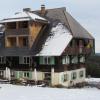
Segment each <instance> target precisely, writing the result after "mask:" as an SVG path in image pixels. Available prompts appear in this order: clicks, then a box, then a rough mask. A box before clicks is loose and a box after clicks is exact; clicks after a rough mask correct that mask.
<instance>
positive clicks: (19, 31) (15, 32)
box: [5, 28, 29, 36]
mask: <svg viewBox="0 0 100 100" xmlns="http://www.w3.org/2000/svg"><path fill="white" fill-rule="evenodd" d="M28 33H29V29H28V28H19V29H6V31H5V34H6V36H7V35H8V36H9V35H28Z"/></svg>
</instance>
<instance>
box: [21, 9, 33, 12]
mask: <svg viewBox="0 0 100 100" xmlns="http://www.w3.org/2000/svg"><path fill="white" fill-rule="evenodd" d="M23 11H26V12H30V11H31V8H23Z"/></svg>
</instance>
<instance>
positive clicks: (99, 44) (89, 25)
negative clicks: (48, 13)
mask: <svg viewBox="0 0 100 100" xmlns="http://www.w3.org/2000/svg"><path fill="white" fill-rule="evenodd" d="M41 4H45V5H46V8H57V7H66V9H67V11H68V12H69V13H71V15H72V16H73V17H74V18H76V19H77V20H78V22H80V24H81V25H83V26H84V27H85V28H86V29H87V30H88V31H89V32H90V33H91V34H92V35H93V36H94V37H95V39H96V52H100V0H2V1H1V2H0V19H3V18H6V17H7V16H11V15H12V14H14V13H15V12H19V11H21V10H22V9H23V8H32V9H33V10H36V9H40V5H41Z"/></svg>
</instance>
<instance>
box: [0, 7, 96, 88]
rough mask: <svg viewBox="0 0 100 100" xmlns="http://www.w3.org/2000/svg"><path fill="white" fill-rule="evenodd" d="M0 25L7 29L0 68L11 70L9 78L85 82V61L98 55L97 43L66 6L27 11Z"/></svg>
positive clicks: (51, 83) (67, 84)
mask: <svg viewBox="0 0 100 100" xmlns="http://www.w3.org/2000/svg"><path fill="white" fill-rule="evenodd" d="M0 23H1V24H3V25H4V26H5V31H4V34H3V37H2V40H1V43H2V45H1V47H0V68H1V69H2V72H3V71H5V70H4V69H6V68H8V69H9V68H10V76H11V77H10V78H9V79H27V80H35V81H39V80H41V81H43V80H45V81H48V82H49V83H50V85H52V86H55V85H63V86H66V87H69V86H72V85H75V84H76V83H82V82H84V81H85V77H86V75H85V74H86V71H85V69H86V63H85V61H86V59H87V57H88V56H89V55H91V54H94V52H95V48H94V47H95V40H94V38H93V37H92V36H91V35H90V33H89V32H88V31H87V30H86V29H84V28H83V27H82V26H81V25H80V24H79V23H78V22H77V21H76V20H75V19H74V18H73V17H72V16H71V15H70V14H69V13H68V12H67V11H66V8H65V7H63V8H54V9H46V8H45V5H42V6H41V10H37V11H32V10H31V9H30V8H25V9H23V11H22V12H18V13H15V15H14V16H11V17H9V18H6V19H3V20H1V21H0ZM6 72H7V73H8V72H9V70H8V71H6ZM2 76H3V77H4V75H3V74H2ZM6 76H7V75H6ZM5 78H6V77H5Z"/></svg>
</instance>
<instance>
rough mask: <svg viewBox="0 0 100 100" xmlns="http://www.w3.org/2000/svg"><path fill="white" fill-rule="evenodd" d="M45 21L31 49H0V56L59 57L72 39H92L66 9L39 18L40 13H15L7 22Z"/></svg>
mask: <svg viewBox="0 0 100 100" xmlns="http://www.w3.org/2000/svg"><path fill="white" fill-rule="evenodd" d="M24 19H25V20H26V19H27V20H31V19H32V20H35V21H36V20H37V19H40V20H47V21H48V22H49V23H48V24H46V27H45V28H43V29H42V30H41V31H40V33H39V35H38V36H37V39H36V40H35V41H34V43H33V46H32V48H31V49H30V48H29V49H28V48H27V49H24V48H8V49H5V48H1V49H0V55H2V56H3V55H4V56H25V55H27V56H28V55H29V56H30V55H32V56H60V55H61V54H62V53H63V51H64V50H65V48H66V47H67V46H68V44H69V42H70V41H71V39H72V38H84V39H94V38H93V37H92V36H91V35H90V34H89V32H88V31H87V30H86V29H84V28H83V27H82V26H81V25H80V24H79V23H78V22H77V21H76V20H75V19H74V18H73V17H72V16H71V15H70V14H69V13H68V12H66V8H64V7H63V8H54V9H47V10H46V14H45V15H44V16H41V14H40V11H33V13H32V12H29V13H26V12H22V13H17V14H15V15H14V16H13V17H10V18H8V19H4V20H3V22H8V21H22V20H24Z"/></svg>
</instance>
